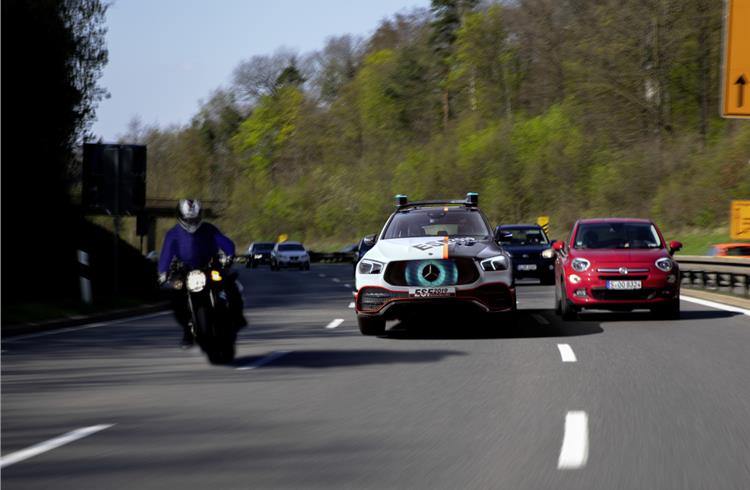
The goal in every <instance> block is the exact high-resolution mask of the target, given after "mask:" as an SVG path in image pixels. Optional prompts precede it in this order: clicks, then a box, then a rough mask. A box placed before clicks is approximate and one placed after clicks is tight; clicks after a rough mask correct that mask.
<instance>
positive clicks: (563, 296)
mask: <svg viewBox="0 0 750 490" xmlns="http://www.w3.org/2000/svg"><path fill="white" fill-rule="evenodd" d="M560 316H561V317H562V319H563V320H565V321H566V322H571V321H574V320H575V319H577V318H578V311H577V309H576V307H575V306H573V305H572V304H570V300H569V299H568V295H567V293H566V292H565V285H564V284H560Z"/></svg>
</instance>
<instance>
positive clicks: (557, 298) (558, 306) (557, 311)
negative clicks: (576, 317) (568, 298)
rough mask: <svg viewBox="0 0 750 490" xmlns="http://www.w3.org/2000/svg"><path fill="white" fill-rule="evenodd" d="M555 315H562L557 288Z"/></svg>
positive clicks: (556, 289)
mask: <svg viewBox="0 0 750 490" xmlns="http://www.w3.org/2000/svg"><path fill="white" fill-rule="evenodd" d="M561 281H562V280H561ZM561 284H562V282H561ZM555 315H557V316H560V315H562V304H561V302H560V288H559V287H555Z"/></svg>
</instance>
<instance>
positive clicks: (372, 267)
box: [357, 259, 383, 274]
mask: <svg viewBox="0 0 750 490" xmlns="http://www.w3.org/2000/svg"><path fill="white" fill-rule="evenodd" d="M357 270H358V271H359V273H360V274H380V273H381V272H383V263H382V262H378V261H377V260H370V259H362V260H360V261H359V265H358V266H357Z"/></svg>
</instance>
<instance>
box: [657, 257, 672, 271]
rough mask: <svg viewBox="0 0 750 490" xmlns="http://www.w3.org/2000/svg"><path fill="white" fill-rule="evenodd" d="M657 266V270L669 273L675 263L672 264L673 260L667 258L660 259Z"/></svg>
mask: <svg viewBox="0 0 750 490" xmlns="http://www.w3.org/2000/svg"><path fill="white" fill-rule="evenodd" d="M655 264H656V268H657V269H659V270H660V271H664V272H669V271H671V270H672V269H673V268H674V262H672V259H669V258H667V257H662V258H660V259H658V260H657V261H656V262H655Z"/></svg>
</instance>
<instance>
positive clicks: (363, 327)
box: [357, 316, 385, 335]
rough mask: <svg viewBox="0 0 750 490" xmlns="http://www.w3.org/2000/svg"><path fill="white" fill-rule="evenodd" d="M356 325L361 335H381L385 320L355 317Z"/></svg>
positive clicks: (376, 317)
mask: <svg viewBox="0 0 750 490" xmlns="http://www.w3.org/2000/svg"><path fill="white" fill-rule="evenodd" d="M357 324H358V325H359V331H360V332H361V333H362V335H383V334H384V333H385V320H384V319H383V318H381V317H379V316H357Z"/></svg>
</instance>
